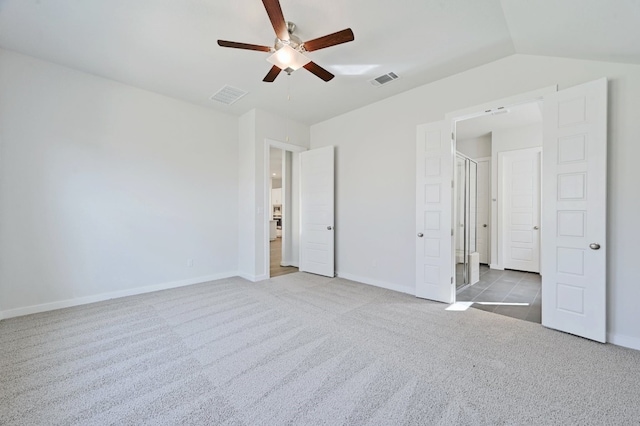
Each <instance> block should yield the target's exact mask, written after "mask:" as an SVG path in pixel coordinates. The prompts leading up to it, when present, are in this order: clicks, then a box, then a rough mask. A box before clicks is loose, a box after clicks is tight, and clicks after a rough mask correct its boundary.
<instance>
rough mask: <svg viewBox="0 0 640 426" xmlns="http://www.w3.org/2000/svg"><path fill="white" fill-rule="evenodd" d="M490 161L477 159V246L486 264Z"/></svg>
mask: <svg viewBox="0 0 640 426" xmlns="http://www.w3.org/2000/svg"><path fill="white" fill-rule="evenodd" d="M490 177H491V161H490V160H478V230H477V234H478V247H477V251H478V254H479V256H480V263H485V264H488V263H489V262H490V260H489V247H490V246H489V221H490V220H491V214H490V213H489V206H490V205H491V204H490V203H489V200H490V197H491V182H490Z"/></svg>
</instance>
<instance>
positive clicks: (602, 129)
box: [542, 79, 607, 342]
mask: <svg viewBox="0 0 640 426" xmlns="http://www.w3.org/2000/svg"><path fill="white" fill-rule="evenodd" d="M543 121H544V150H543V162H542V163H543V177H544V182H543V193H544V203H543V206H542V208H543V222H542V325H544V326H545V327H549V328H554V329H557V330H560V331H564V332H567V333H571V334H575V335H578V336H582V337H585V338H588V339H592V340H596V341H599V342H605V341H606V296H607V292H606V258H607V252H606V237H607V235H606V229H607V223H606V208H607V195H606V188H607V183H606V182H607V172H606V164H607V81H606V79H601V80H597V81H593V82H590V83H586V84H583V85H580V86H576V87H572V88H569V89H566V90H562V91H560V92H557V93H554V94H551V95H546V96H545V97H544V107H543Z"/></svg>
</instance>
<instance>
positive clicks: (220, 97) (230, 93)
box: [211, 86, 248, 105]
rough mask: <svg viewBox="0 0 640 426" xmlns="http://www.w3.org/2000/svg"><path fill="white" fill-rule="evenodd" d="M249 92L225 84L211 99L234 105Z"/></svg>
mask: <svg viewBox="0 0 640 426" xmlns="http://www.w3.org/2000/svg"><path fill="white" fill-rule="evenodd" d="M247 93H248V92H245V91H244V90H241V89H238V88H235V87H231V86H224V87H223V88H222V89H220V90H218V91H217V92H216V93H215V94H214V95H213V96H212V97H211V99H212V100H214V101H218V102H222V103H223V104H226V105H232V104H234V103H235V102H236V101H237V100H238V99H240V98H241V97H243V96H244V95H246V94H247Z"/></svg>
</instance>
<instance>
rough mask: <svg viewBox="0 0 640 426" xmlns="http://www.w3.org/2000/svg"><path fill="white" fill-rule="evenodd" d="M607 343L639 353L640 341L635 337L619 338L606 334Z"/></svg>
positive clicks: (617, 335)
mask: <svg viewBox="0 0 640 426" xmlns="http://www.w3.org/2000/svg"><path fill="white" fill-rule="evenodd" d="M607 342H609V343H612V344H614V345H617V346H624V347H625V348H629V349H635V350H637V351H640V339H639V338H637V337H629V336H621V335H619V334H613V333H609V334H607Z"/></svg>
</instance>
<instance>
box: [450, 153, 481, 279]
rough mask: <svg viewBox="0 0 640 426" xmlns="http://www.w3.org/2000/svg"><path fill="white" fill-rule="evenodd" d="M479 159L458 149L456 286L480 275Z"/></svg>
mask: <svg viewBox="0 0 640 426" xmlns="http://www.w3.org/2000/svg"><path fill="white" fill-rule="evenodd" d="M477 178H478V163H476V162H475V161H473V160H472V159H470V158H468V157H467V156H465V155H463V154H461V153H459V152H458V153H456V188H455V189H456V204H455V211H456V215H455V218H456V219H455V222H456V226H457V230H456V231H457V232H456V241H455V245H456V289H460V288H462V287H464V286H466V285H469V284H474V283H475V282H477V281H478V279H479V269H478V268H479V257H478V253H476V250H477V248H476V241H477V232H476V231H477V222H478V211H477V198H478V184H477Z"/></svg>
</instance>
